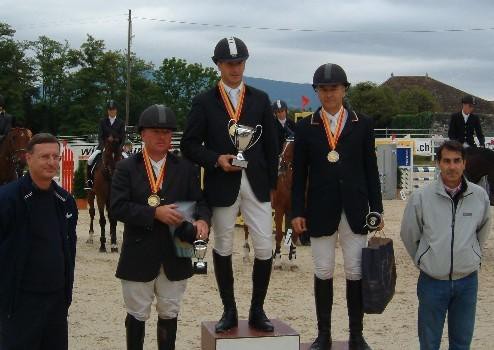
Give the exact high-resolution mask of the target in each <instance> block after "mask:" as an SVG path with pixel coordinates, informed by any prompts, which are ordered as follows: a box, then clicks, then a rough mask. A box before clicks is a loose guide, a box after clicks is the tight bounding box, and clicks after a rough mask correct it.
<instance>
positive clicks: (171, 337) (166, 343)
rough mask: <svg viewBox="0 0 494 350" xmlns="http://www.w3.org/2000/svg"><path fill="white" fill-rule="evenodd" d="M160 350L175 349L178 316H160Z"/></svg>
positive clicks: (158, 332) (158, 334)
mask: <svg viewBox="0 0 494 350" xmlns="http://www.w3.org/2000/svg"><path fill="white" fill-rule="evenodd" d="M156 329H157V339H158V350H175V338H176V337H177V318H176V317H175V318H170V319H162V318H159V317H158V327H157V328H156Z"/></svg>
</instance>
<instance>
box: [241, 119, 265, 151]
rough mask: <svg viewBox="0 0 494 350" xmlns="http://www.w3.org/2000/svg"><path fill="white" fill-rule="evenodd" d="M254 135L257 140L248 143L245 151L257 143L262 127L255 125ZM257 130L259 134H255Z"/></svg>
mask: <svg viewBox="0 0 494 350" xmlns="http://www.w3.org/2000/svg"><path fill="white" fill-rule="evenodd" d="M255 130H256V131H255V133H257V138H256V140H255V141H254V142H252V140H251V142H250V143H249V146H248V147H247V148H246V149H245V150H246V151H247V150H248V149H250V148H252V147H254V145H255V144H256V143H257V141H259V139H260V138H261V135H262V126H261V125H259V124H257V125H256V127H255ZM257 130H259V132H257Z"/></svg>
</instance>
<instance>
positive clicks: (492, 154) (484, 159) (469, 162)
mask: <svg viewBox="0 0 494 350" xmlns="http://www.w3.org/2000/svg"><path fill="white" fill-rule="evenodd" d="M465 160H466V166H465V176H466V177H467V179H468V180H469V181H471V182H474V183H478V182H479V181H480V180H481V179H482V178H483V177H484V176H487V183H488V185H489V186H488V189H486V190H489V191H488V192H490V193H489V199H490V202H491V205H494V194H493V191H494V151H492V150H490V149H488V148H478V147H468V148H467V149H466V150H465Z"/></svg>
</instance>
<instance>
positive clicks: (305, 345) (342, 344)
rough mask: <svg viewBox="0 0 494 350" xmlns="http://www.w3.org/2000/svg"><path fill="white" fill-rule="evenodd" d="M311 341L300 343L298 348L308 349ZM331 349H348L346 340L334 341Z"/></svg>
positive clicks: (301, 349)
mask: <svg viewBox="0 0 494 350" xmlns="http://www.w3.org/2000/svg"><path fill="white" fill-rule="evenodd" d="M311 344H312V343H303V344H300V350H309V348H310V346H311ZM331 350H348V342H347V341H334V340H333V345H332V346H331Z"/></svg>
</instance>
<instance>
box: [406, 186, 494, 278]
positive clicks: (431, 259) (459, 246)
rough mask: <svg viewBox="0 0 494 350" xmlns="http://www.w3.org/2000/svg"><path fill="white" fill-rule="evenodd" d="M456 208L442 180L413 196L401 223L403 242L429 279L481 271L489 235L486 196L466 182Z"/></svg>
mask: <svg viewBox="0 0 494 350" xmlns="http://www.w3.org/2000/svg"><path fill="white" fill-rule="evenodd" d="M465 183H466V189H465V190H464V192H463V193H461V194H459V196H460V197H459V200H458V204H457V205H456V207H455V204H454V201H453V199H452V198H451V197H450V196H449V195H448V194H447V193H446V190H445V189H444V183H443V182H442V179H441V176H439V177H438V179H437V180H436V181H434V182H432V183H431V184H429V185H428V186H425V187H423V188H420V189H418V190H416V191H414V192H413V193H412V195H411V196H410V198H409V200H408V203H407V206H406V208H405V212H404V214H403V219H402V222H401V233H400V234H401V239H402V240H403V243H404V244H405V248H406V249H407V251H408V254H410V256H411V257H412V259H413V261H414V263H415V265H416V266H417V267H418V268H419V269H420V270H421V271H423V272H425V273H426V274H427V275H429V276H430V277H433V278H436V279H440V280H447V279H452V280H456V279H459V278H462V277H465V276H467V275H469V274H470V273H472V272H474V271H476V270H478V269H479V267H480V264H481V259H482V247H483V245H484V243H485V241H486V240H487V237H488V235H489V233H490V229H491V224H490V207H489V198H488V196H487V193H486V192H485V191H484V189H482V188H481V187H480V186H477V185H475V184H474V183H471V182H468V181H465Z"/></svg>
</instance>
